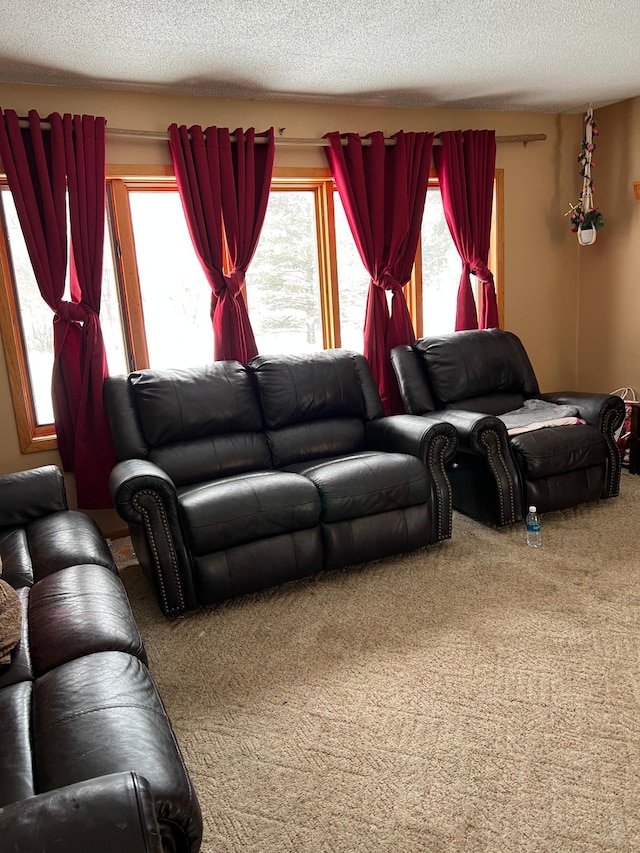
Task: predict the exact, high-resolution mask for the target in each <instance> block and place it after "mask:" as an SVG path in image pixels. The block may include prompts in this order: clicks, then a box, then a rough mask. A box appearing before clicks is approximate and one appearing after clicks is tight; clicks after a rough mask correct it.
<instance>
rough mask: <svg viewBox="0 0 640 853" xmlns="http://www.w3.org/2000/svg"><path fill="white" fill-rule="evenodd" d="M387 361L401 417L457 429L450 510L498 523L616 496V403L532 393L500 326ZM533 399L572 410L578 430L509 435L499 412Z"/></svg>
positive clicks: (514, 340)
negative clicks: (400, 402)
mask: <svg viewBox="0 0 640 853" xmlns="http://www.w3.org/2000/svg"><path fill="white" fill-rule="evenodd" d="M391 360H392V364H393V367H394V370H395V373H396V376H397V379H398V384H399V386H400V392H401V395H402V399H403V401H404V405H405V409H406V411H407V412H410V413H412V414H417V415H424V414H428V415H429V417H430V418H432V417H433V415H434V413H436V414H437V415H438V417H440V418H442V419H443V420H446V421H447V422H448V423H451V424H453V425H454V426H455V427H456V429H457V431H458V441H459V445H458V454H457V455H456V457H455V459H454V460H453V461H452V462H450V463H449V466H448V472H449V476H450V478H451V484H452V489H453V504H454V507H455V508H456V509H458V510H460V511H461V512H463V513H465V514H467V515H470V516H471V517H473V518H475V519H477V520H479V521H482V522H484V523H487V524H490V525H495V526H502V525H506V524H512V523H513V522H516V521H519V520H521V519H522V518H523V517H524V514H525V513H526V508H527V507H528V506H529V505H531V504H533V505H535V506H536V507H537V509H538V510H539V511H540V512H547V511H551V510H557V509H564V508H567V507H571V506H576V505H577V504H580V503H583V502H585V501H593V500H596V499H597V498H609V497H613V496H615V495H617V494H618V490H619V484H620V455H619V453H618V449H617V447H616V443H615V440H614V433H615V430H616V429H617V427H618V426H619V425H620V424H621V423H622V420H623V418H624V404H623V402H622V400H621V399H620V398H619V397H616V396H612V395H609V394H590V393H580V392H556V393H548V394H541V393H540V389H539V387H538V382H537V379H536V376H535V373H534V371H533V368H532V366H531V363H530V361H529V358H528V356H527V353H526V351H525V349H524V347H523V345H522V343H521V341H520V340H519V338H518V337H517V336H516V335H514V334H513V333H511V332H506V331H501V330H499V329H488V330H481V331H466V332H453V333H452V334H448V335H442V336H439V337H430V338H423V339H421V340H418V341H416V342H415V343H414V344H413V346H401V347H396V348H395V349H394V350H393V351H392V353H391ZM533 399H539V400H544V401H548V402H550V403H555V404H561V405H563V406H574V407H576V408H577V410H578V416H579V417H580V418H581V419H583V420H584V421H586V423H584V424H577V425H571V426H557V427H553V428H546V429H539V430H534V431H531V432H523V433H521V434H518V435H509V434H508V432H507V427H506V425H505V423H503V421H502V420H500V418H499V417H498V416H500V415H505V414H506V413H507V412H511V411H513V410H517V409H519V408H520V407H522V406H523V405H524V403H525V401H526V400H533Z"/></svg>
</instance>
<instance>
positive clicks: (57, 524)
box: [0, 510, 115, 589]
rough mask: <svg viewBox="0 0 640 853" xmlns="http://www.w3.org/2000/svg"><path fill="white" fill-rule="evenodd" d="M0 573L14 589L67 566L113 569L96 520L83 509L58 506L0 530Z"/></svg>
mask: <svg viewBox="0 0 640 853" xmlns="http://www.w3.org/2000/svg"><path fill="white" fill-rule="evenodd" d="M0 552H1V553H2V576H3V578H4V580H6V581H7V582H8V583H10V584H11V586H12V587H13V588H14V589H18V588H19V587H22V586H31V585H32V584H33V583H34V582H36V581H38V580H40V579H41V578H44V577H46V576H47V575H50V574H52V573H53V572H57V571H59V570H60V569H65V568H67V567H68V566H75V565H80V564H83V563H93V564H96V565H100V566H104V567H105V568H108V569H111V570H112V571H115V565H114V563H113V557H112V555H111V552H110V551H109V546H108V545H107V543H106V541H105V539H104V536H103V535H102V533H101V532H100V528H99V527H98V525H97V524H96V522H95V521H94V520H93V519H92V518H90V517H89V516H88V515H86V514H85V513H83V512H77V511H76V510H61V511H60V512H52V513H50V514H49V515H44V516H42V517H41V518H37V519H35V520H34V521H30V522H29V523H28V524H27V525H26V526H25V527H19V528H16V529H14V530H6V531H3V532H2V534H0Z"/></svg>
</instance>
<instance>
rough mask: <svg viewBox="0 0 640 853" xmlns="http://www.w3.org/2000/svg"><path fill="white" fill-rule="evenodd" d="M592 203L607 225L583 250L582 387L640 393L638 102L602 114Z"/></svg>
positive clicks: (639, 159)
mask: <svg viewBox="0 0 640 853" xmlns="http://www.w3.org/2000/svg"><path fill="white" fill-rule="evenodd" d="M596 121H597V124H598V129H599V131H600V135H599V136H598V141H597V147H596V152H595V154H594V158H593V159H594V164H595V165H594V166H593V180H594V201H595V204H596V206H597V207H599V208H600V210H601V211H602V213H603V215H604V217H605V219H606V224H605V227H604V228H603V229H602V230H600V231H599V232H598V237H597V240H596V243H595V245H593V246H589V247H584V248H582V249H580V254H579V274H580V299H579V310H578V367H579V369H578V384H579V385H580V387H582V388H589V387H593V388H596V389H598V390H607V391H611V390H613V389H615V388H619V387H621V386H625V385H627V386H631V387H633V388H635V389H636V391H637V392H638V394H640V199H639V200H636V199H635V198H634V193H633V184H634V182H638V181H640V98H634V99H633V100H628V101H623V102H622V103H620V104H615V105H614V106H611V107H607V108H606V109H602V110H599V111H598V113H597V115H596Z"/></svg>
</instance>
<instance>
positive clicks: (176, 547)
mask: <svg viewBox="0 0 640 853" xmlns="http://www.w3.org/2000/svg"><path fill="white" fill-rule="evenodd" d="M109 489H110V491H111V497H112V498H113V505H114V506H115V508H116V510H117V512H118V514H119V515H120V517H121V518H123V519H124V520H125V521H126V522H127V523H128V524H129V525H130V526H132V527H134V528H138V529H141V530H142V531H143V537H144V541H145V544H146V548H145V552H144V553H141V552H139V550H138V547H137V541H138V537H137V536H132V541H133V545H134V548H136V554H137V556H138V559H139V560H140V563H141V565H142V566H143V568H144V569H145V570H146V571H147V572H148V573H149V574H151V576H152V578H153V581H154V584H155V586H156V592H157V594H158V599H159V602H160V607H161V608H162V612H163V613H164V614H165V615H166V616H175V615H178V614H180V613H183V612H184V611H185V610H186V609H188V608H191V607H195V606H196V595H195V591H194V587H193V573H192V568H191V560H190V557H189V552H188V549H187V547H186V544H185V541H184V536H183V531H182V525H181V523H180V511H179V507H178V494H177V491H176V487H175V484H174V482H173V480H172V479H171V477H169V475H168V474H167V473H166V472H165V471H163V470H162V468H159V467H158V466H157V465H156V464H154V463H153V462H150V461H149V460H147V459H125V460H124V461H122V462H118V464H117V465H116V466H115V467H114V469H113V470H112V472H111V474H110V475H109ZM132 532H133V531H132Z"/></svg>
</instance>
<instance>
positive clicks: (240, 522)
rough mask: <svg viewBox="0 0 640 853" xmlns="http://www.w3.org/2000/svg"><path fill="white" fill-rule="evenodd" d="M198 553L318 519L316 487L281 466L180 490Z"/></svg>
mask: <svg viewBox="0 0 640 853" xmlns="http://www.w3.org/2000/svg"><path fill="white" fill-rule="evenodd" d="M178 494H179V504H180V510H181V512H182V516H183V519H184V523H185V527H186V529H187V535H188V537H189V541H190V544H191V549H192V551H193V553H194V554H195V555H196V556H202V555H204V554H208V553H211V552H212V551H219V550H221V549H224V548H230V547H232V546H234V545H241V544H243V543H245V542H253V541H255V540H256V539H263V538H266V537H269V536H277V535H279V534H281V533H290V532H292V531H294V530H304V529H305V528H309V527H313V526H315V525H317V524H318V521H319V517H320V502H319V497H318V492H317V491H316V489H315V487H314V486H313V484H312V483H311V482H309V480H307V479H305V478H304V477H300V476H298V475H297V474H292V473H283V472H281V471H254V472H253V473H248V474H242V475H239V476H236V477H225V478H223V479H221V480H214V481H213V482H210V483H201V484H200V485H197V486H190V487H187V488H184V489H181V490H179V493H178Z"/></svg>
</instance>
